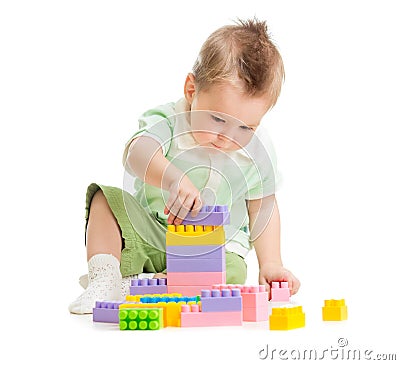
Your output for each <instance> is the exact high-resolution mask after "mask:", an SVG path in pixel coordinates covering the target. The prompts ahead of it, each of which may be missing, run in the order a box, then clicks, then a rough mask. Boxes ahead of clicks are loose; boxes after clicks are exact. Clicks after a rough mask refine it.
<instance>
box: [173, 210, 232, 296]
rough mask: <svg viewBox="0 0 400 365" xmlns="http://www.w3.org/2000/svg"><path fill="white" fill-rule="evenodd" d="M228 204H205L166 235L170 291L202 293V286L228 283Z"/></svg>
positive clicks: (204, 287)
mask: <svg viewBox="0 0 400 365" xmlns="http://www.w3.org/2000/svg"><path fill="white" fill-rule="evenodd" d="M229 219H230V216H229V212H228V207H227V206H225V205H216V206H204V207H203V208H202V209H201V210H200V212H199V213H198V215H197V216H196V217H191V216H190V213H189V215H188V216H187V217H186V218H185V220H184V221H183V222H182V224H181V225H178V226H175V225H169V226H168V230H167V235H166V253H167V273H168V293H181V294H183V295H200V294H201V290H202V289H209V290H211V289H212V285H214V284H225V283H226V269H225V231H224V227H223V226H224V225H225V224H229Z"/></svg>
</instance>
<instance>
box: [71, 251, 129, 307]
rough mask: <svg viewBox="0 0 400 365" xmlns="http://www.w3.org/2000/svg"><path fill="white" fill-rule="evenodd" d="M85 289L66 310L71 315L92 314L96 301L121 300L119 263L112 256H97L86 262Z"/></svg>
mask: <svg viewBox="0 0 400 365" xmlns="http://www.w3.org/2000/svg"><path fill="white" fill-rule="evenodd" d="M88 271H89V275H88V286H87V289H86V290H85V291H84V292H83V293H82V294H81V295H80V296H79V297H78V298H77V299H76V300H75V301H74V302H72V303H71V304H70V305H69V307H68V309H69V311H70V312H71V313H76V314H89V313H93V307H94V305H95V303H96V300H120V299H121V281H122V278H121V272H120V270H119V261H118V260H117V259H116V258H115V257H114V256H112V255H107V254H99V255H95V256H93V257H92V258H91V259H90V260H89V261H88Z"/></svg>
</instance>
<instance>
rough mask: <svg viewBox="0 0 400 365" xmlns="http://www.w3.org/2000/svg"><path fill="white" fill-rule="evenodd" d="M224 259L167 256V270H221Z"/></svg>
mask: <svg viewBox="0 0 400 365" xmlns="http://www.w3.org/2000/svg"><path fill="white" fill-rule="evenodd" d="M222 271H225V260H222V259H206V260H202V259H185V260H180V259H171V258H169V257H167V272H222Z"/></svg>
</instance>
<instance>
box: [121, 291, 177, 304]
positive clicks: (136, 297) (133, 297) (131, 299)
mask: <svg viewBox="0 0 400 365" xmlns="http://www.w3.org/2000/svg"><path fill="white" fill-rule="evenodd" d="M181 296H182V294H181V293H170V294H168V293H164V294H137V295H127V296H126V302H131V303H132V302H133V303H135V302H137V303H140V299H141V298H153V297H156V298H162V297H168V298H172V297H181Z"/></svg>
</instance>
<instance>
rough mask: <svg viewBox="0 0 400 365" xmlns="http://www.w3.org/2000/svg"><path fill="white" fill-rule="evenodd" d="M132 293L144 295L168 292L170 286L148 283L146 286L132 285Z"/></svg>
mask: <svg viewBox="0 0 400 365" xmlns="http://www.w3.org/2000/svg"><path fill="white" fill-rule="evenodd" d="M129 289H130V293H131V295H144V294H166V293H168V288H167V286H166V285H146V286H131V287H130V288H129Z"/></svg>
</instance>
